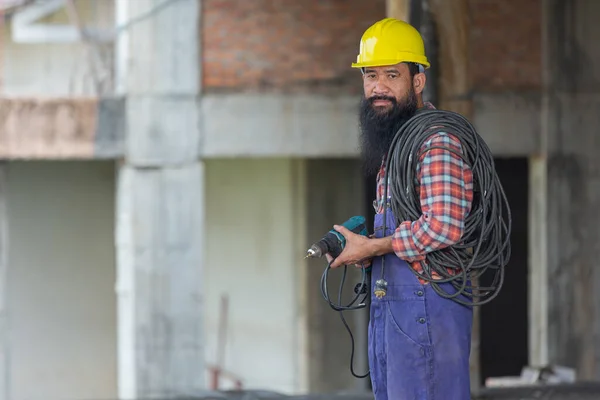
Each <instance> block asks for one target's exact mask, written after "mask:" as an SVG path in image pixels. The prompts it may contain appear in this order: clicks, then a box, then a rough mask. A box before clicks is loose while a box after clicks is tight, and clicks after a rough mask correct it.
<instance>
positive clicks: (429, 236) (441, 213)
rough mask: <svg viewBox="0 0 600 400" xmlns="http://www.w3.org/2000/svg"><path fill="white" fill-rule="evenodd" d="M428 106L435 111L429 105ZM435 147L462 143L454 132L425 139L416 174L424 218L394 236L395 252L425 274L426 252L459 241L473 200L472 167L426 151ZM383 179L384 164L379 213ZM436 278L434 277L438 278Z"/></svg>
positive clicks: (449, 154)
mask: <svg viewBox="0 0 600 400" xmlns="http://www.w3.org/2000/svg"><path fill="white" fill-rule="evenodd" d="M426 107H428V108H434V107H433V106H432V105H431V104H430V103H427V104H426ZM432 146H444V147H449V148H452V149H454V150H457V151H462V146H461V143H460V141H459V140H458V139H457V138H456V137H455V136H453V135H452V134H451V133H445V132H440V133H435V134H432V135H431V136H430V137H428V138H427V140H425V142H424V143H423V145H422V147H421V156H420V159H419V163H418V164H417V171H416V172H417V184H416V190H417V192H418V193H420V199H421V211H422V215H421V216H420V217H419V219H417V220H416V221H404V222H402V223H401V224H400V225H399V226H398V227H397V228H396V230H395V232H394V234H393V237H392V247H393V249H394V253H396V255H397V256H398V257H399V258H401V259H403V260H405V261H406V262H408V263H409V264H410V265H411V266H412V267H413V268H414V269H415V270H416V271H417V272H419V273H422V272H423V268H422V266H421V263H420V262H421V261H426V255H427V253H429V252H432V251H435V250H439V249H442V248H445V247H448V246H451V245H453V244H456V243H458V242H459V241H460V239H461V238H462V235H463V232H464V223H465V218H466V217H467V215H468V214H469V211H470V210H471V204H472V201H473V173H472V171H471V169H470V167H469V166H468V165H466V164H465V163H464V162H463V160H462V159H461V158H460V157H459V156H457V155H456V154H454V153H452V152H451V151H448V150H445V149H433V150H429V151H427V149H428V148H429V147H432ZM384 176H385V161H384V162H383V163H382V165H381V168H380V170H379V173H378V175H377V199H376V200H375V202H374V206H375V210H376V212H377V213H378V214H380V213H383V207H384V201H383V197H384V194H385V193H384V191H385V186H384V183H385V182H384ZM388 199H389V197H388ZM449 272H450V273H452V271H450V270H449ZM436 275H437V274H434V277H437V278H439V276H436ZM421 282H424V281H421Z"/></svg>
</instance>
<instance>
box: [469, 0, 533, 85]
mask: <svg viewBox="0 0 600 400" xmlns="http://www.w3.org/2000/svg"><path fill="white" fill-rule="evenodd" d="M470 6H471V7H470V11H471V22H472V28H471V52H472V53H471V71H472V74H473V85H474V87H475V89H476V90H483V91H500V90H536V89H539V88H540V84H541V79H542V77H541V68H542V58H541V57H542V54H541V51H542V48H541V13H542V6H541V0H470Z"/></svg>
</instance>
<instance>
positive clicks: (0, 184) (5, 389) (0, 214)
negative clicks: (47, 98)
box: [0, 162, 10, 400]
mask: <svg viewBox="0 0 600 400" xmlns="http://www.w3.org/2000/svg"><path fill="white" fill-rule="evenodd" d="M6 169H7V164H6V163H5V162H0V400H8V398H9V395H10V387H9V382H10V380H9V368H10V364H9V351H10V347H9V343H8V307H7V304H6V299H7V297H8V296H7V292H6V280H7V268H8V255H7V251H8V212H7V209H6V197H7V188H6V186H7V185H6V183H7V177H6Z"/></svg>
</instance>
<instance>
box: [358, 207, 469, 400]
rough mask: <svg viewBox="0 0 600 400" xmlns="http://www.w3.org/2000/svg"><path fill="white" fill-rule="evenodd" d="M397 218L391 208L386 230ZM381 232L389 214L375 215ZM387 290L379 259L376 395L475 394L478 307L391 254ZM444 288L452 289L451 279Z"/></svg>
mask: <svg viewBox="0 0 600 400" xmlns="http://www.w3.org/2000/svg"><path fill="white" fill-rule="evenodd" d="M395 223H396V222H395V220H394V217H393V214H392V212H391V211H390V210H389V209H388V211H387V224H386V225H387V226H386V232H385V236H390V235H392V234H393V232H394V229H395ZM375 236H376V237H379V238H380V237H383V236H384V232H383V214H376V215H375ZM385 257H386V260H385V275H384V278H385V279H386V280H387V282H388V287H387V294H386V296H384V297H382V298H381V299H378V298H377V297H375V295H374V294H373V287H374V284H375V282H376V280H377V279H380V277H381V259H382V257H376V258H375V259H374V260H373V265H372V274H371V279H372V282H371V293H372V294H371V315H370V321H369V366H370V370H371V382H372V385H373V393H374V395H375V399H376V400H470V398H471V395H470V384H469V353H470V348H471V326H472V321H473V314H472V309H471V308H469V307H465V306H462V305H460V304H458V303H456V302H454V301H452V300H450V299H444V298H442V297H441V296H439V295H438V294H437V293H436V292H435V291H434V290H433V288H432V287H431V285H427V284H425V285H422V284H421V283H420V282H419V280H418V279H417V277H416V276H415V274H414V273H413V272H412V271H411V270H410V269H409V268H410V267H409V265H408V264H407V263H406V262H405V261H403V260H401V259H400V258H398V257H397V256H396V255H395V254H393V253H391V254H387V255H386V256H385ZM444 286H447V287H444V288H443V290H444V291H445V292H447V293H452V291H451V290H452V289H451V288H452V287H451V286H450V284H444Z"/></svg>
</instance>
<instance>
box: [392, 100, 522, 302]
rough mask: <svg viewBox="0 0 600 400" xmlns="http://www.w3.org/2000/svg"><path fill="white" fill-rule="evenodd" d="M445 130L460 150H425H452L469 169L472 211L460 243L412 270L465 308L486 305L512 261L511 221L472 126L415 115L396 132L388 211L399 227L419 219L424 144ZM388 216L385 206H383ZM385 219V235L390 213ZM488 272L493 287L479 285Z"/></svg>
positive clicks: (451, 117)
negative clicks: (418, 172)
mask: <svg viewBox="0 0 600 400" xmlns="http://www.w3.org/2000/svg"><path fill="white" fill-rule="evenodd" d="M442 132H443V133H447V134H451V135H453V136H454V137H456V138H457V139H458V140H459V141H460V143H461V146H462V152H457V151H456V150H454V149H451V148H447V147H443V146H430V147H428V148H427V150H426V151H429V150H433V149H440V148H441V149H445V150H448V151H451V152H453V153H454V154H457V155H459V156H460V157H461V158H462V159H463V161H464V162H465V163H466V164H467V165H468V166H469V167H470V168H471V171H472V173H473V201H472V205H471V210H470V212H469V214H468V216H467V217H466V220H465V224H464V233H463V236H462V239H461V241H460V243H457V244H455V245H453V246H450V247H446V248H444V249H441V250H437V251H433V252H430V253H427V256H426V261H422V262H421V265H422V267H423V273H419V272H418V271H416V270H414V269H412V268H411V270H412V271H413V272H414V273H415V274H416V275H417V276H418V277H419V278H421V279H423V280H425V281H427V282H429V284H431V286H432V288H433V289H434V290H435V291H436V292H437V293H438V294H439V295H440V296H443V297H445V298H449V299H452V300H454V301H456V302H457V303H460V304H463V305H468V306H477V305H482V304H485V303H488V302H490V301H491V300H493V299H494V298H495V297H496V296H497V295H498V293H499V291H500V289H501V287H502V284H503V282H504V267H505V266H506V265H507V263H508V261H509V259H510V251H511V247H510V232H511V225H512V221H511V213H510V207H509V204H508V200H507V198H506V194H505V192H504V189H503V188H502V184H501V183H500V180H499V178H498V175H497V174H496V170H495V166H494V159H493V156H492V153H491V151H490V149H489V148H488V146H487V144H486V143H485V141H484V140H483V139H482V138H481V137H480V136H479V134H478V133H477V131H476V130H475V128H474V127H473V126H472V125H471V123H470V122H469V121H468V120H467V119H466V118H464V117H463V116H462V115H460V114H457V113H455V112H451V111H444V110H425V111H419V112H417V113H416V114H415V116H413V117H412V118H411V119H410V120H409V121H407V122H406V123H405V124H404V125H403V126H402V127H401V128H400V130H399V131H398V132H397V133H396V135H395V136H394V139H393V141H392V144H391V147H390V151H389V152H388V154H387V159H386V164H385V165H386V171H387V172H386V175H387V176H386V178H385V198H386V199H388V197H389V196H391V198H390V200H389V202H390V209H391V211H392V212H393V214H394V216H395V218H396V220H397V225H398V224H400V223H401V222H403V221H415V220H417V219H418V218H419V217H420V216H421V214H422V212H421V202H420V194H419V193H418V192H417V190H416V186H417V184H418V181H417V177H416V168H417V164H418V163H419V160H420V158H421V156H422V146H423V144H424V143H425V141H426V140H428V138H430V137H431V136H432V135H434V134H436V133H442ZM386 213H387V207H385V208H384V214H386ZM383 221H384V232H385V223H386V221H387V219H386V215H384V217H383ZM448 270H451V271H452V272H449V271H448ZM488 272H490V273H491V274H493V279H492V282H491V284H489V285H487V286H479V285H478V284H479V283H480V282H481V278H482V277H483V276H484V274H486V273H488ZM434 273H435V274H437V275H438V277H437V278H434V276H433V275H434ZM383 276H384V268H383V266H382V278H383ZM486 277H487V276H486ZM444 283H450V284H451V285H452V286H453V288H454V290H453V291H452V292H453V293H448V292H446V291H444V289H443V288H442V287H441V285H442V284H444ZM469 299H470V300H469ZM476 299H477V300H476Z"/></svg>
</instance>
